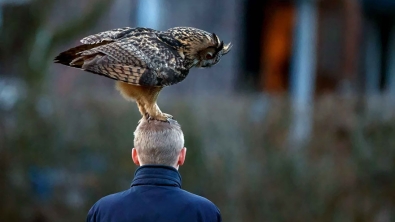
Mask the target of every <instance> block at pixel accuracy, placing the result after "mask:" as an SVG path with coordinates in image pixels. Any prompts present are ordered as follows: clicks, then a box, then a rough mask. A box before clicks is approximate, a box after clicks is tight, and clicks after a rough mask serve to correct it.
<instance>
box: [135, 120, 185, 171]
mask: <svg viewBox="0 0 395 222" xmlns="http://www.w3.org/2000/svg"><path fill="white" fill-rule="evenodd" d="M134 147H135V148H136V149H137V152H138V154H139V157H140V161H141V163H142V164H160V165H167V166H174V165H175V164H176V163H177V160H178V155H179V153H180V150H181V149H182V148H183V147H184V134H183V133H182V130H181V126H180V125H179V124H178V123H177V121H175V120H170V123H169V122H162V121H157V120H150V121H147V120H145V119H144V118H143V119H142V120H141V121H140V123H139V125H138V126H137V128H136V131H134Z"/></svg>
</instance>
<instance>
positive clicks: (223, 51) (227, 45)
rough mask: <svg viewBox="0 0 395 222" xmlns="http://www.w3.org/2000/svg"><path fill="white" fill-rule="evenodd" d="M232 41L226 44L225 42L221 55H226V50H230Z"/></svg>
mask: <svg viewBox="0 0 395 222" xmlns="http://www.w3.org/2000/svg"><path fill="white" fill-rule="evenodd" d="M232 46H233V45H232V43H231V42H229V43H228V44H226V45H225V46H224V48H223V49H222V55H226V54H228V52H229V51H230V49H231V48H232Z"/></svg>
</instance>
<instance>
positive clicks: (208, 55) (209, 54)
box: [206, 52, 214, 59]
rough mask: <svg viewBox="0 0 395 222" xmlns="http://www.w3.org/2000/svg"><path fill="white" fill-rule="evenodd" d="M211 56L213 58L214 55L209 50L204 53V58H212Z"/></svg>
mask: <svg viewBox="0 0 395 222" xmlns="http://www.w3.org/2000/svg"><path fill="white" fill-rule="evenodd" d="M212 58H214V55H213V54H212V53H211V52H208V53H207V54H206V59H212Z"/></svg>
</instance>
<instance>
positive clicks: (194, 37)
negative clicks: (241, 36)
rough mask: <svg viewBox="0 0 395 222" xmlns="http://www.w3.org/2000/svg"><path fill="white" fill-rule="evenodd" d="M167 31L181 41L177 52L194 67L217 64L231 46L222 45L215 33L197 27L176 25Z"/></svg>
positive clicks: (229, 44)
mask: <svg viewBox="0 0 395 222" xmlns="http://www.w3.org/2000/svg"><path fill="white" fill-rule="evenodd" d="M168 32H170V34H171V36H172V37H173V38H174V39H176V40H177V41H178V42H180V43H181V47H180V48H179V53H180V54H182V55H183V56H184V57H185V59H187V60H189V61H192V64H193V66H196V67H202V68H205V67H211V66H213V65H215V64H217V63H218V62H219V61H220V60H221V57H222V56H223V55H225V54H227V53H228V52H229V51H230V49H231V48H232V44H231V43H228V44H226V45H224V42H223V41H221V40H220V39H219V37H218V36H217V35H216V34H215V33H212V34H211V33H209V32H206V31H204V30H200V29H197V28H191V27H176V28H172V29H169V30H168Z"/></svg>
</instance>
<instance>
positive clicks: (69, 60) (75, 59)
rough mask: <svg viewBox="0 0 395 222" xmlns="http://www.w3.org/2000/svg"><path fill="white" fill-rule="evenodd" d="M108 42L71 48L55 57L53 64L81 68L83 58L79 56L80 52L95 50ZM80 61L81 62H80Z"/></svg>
mask: <svg viewBox="0 0 395 222" xmlns="http://www.w3.org/2000/svg"><path fill="white" fill-rule="evenodd" d="M107 43H108V42H101V43H98V44H84V45H79V46H77V47H74V48H71V49H69V50H67V51H64V52H62V53H60V54H59V55H58V56H56V57H55V59H54V62H55V63H60V64H63V65H66V66H71V67H76V68H81V67H82V65H83V64H84V58H83V57H81V55H80V54H79V53H80V52H83V51H86V50H89V49H92V48H95V47H97V46H100V45H104V44H107ZM80 59H81V60H80Z"/></svg>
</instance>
